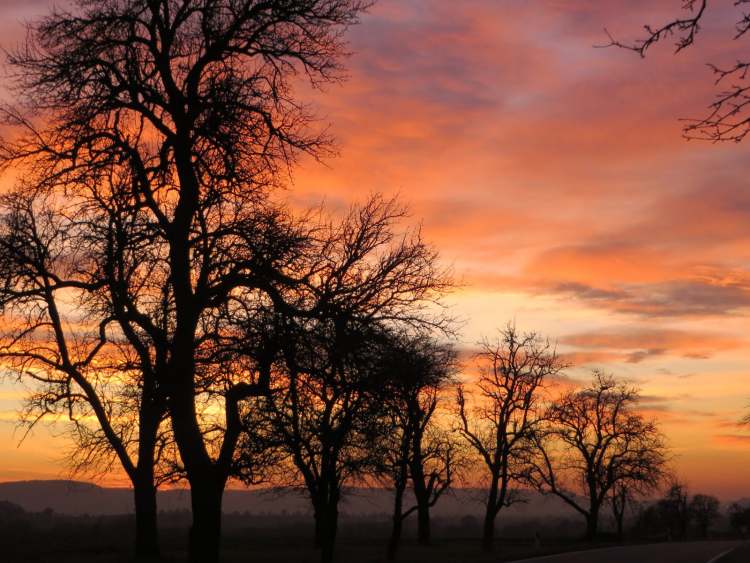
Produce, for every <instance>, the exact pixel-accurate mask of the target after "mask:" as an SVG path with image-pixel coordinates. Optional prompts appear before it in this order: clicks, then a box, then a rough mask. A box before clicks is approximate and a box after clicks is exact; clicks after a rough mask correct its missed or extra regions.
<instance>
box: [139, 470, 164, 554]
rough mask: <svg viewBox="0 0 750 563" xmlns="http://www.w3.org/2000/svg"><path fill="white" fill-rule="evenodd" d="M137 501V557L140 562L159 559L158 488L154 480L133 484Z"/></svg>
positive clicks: (144, 480)
mask: <svg viewBox="0 0 750 563" xmlns="http://www.w3.org/2000/svg"><path fill="white" fill-rule="evenodd" d="M133 496H134V500H135V557H136V559H138V560H149V559H158V558H159V532H158V528H157V516H156V487H155V486H154V483H153V479H143V480H140V479H137V480H135V481H134V482H133Z"/></svg>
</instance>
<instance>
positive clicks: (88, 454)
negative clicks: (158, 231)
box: [0, 188, 168, 558]
mask: <svg viewBox="0 0 750 563" xmlns="http://www.w3.org/2000/svg"><path fill="white" fill-rule="evenodd" d="M0 208H2V213H3V215H2V218H1V219H0V308H1V311H2V315H3V320H4V331H3V334H2V338H1V339H0V358H1V359H2V361H3V363H4V365H5V367H6V369H7V368H10V369H11V371H12V372H13V373H15V374H16V375H17V376H18V377H19V378H22V379H29V380H31V381H33V382H34V383H35V387H34V391H33V392H32V393H31V394H30V395H29V396H28V397H27V401H26V409H25V414H24V421H25V422H26V423H27V424H28V426H29V427H30V428H31V427H33V425H34V424H36V422H37V421H39V420H41V419H43V418H44V417H47V416H50V415H60V414H61V415H63V416H66V417H67V418H68V420H69V421H70V422H71V423H72V436H73V438H74V440H75V443H76V444H77V448H76V449H75V450H74V452H73V458H72V460H71V461H72V462H73V464H74V469H79V470H82V469H92V468H93V469H105V470H106V469H107V468H108V467H109V466H110V465H111V463H113V462H114V461H115V460H117V461H119V463H120V465H121V466H122V468H123V469H124V471H125V474H126V475H127V476H128V478H129V479H130V482H131V483H132V485H133V493H134V501H135V511H136V539H135V543H136V556H137V557H139V558H150V557H154V556H156V555H158V553H159V547H158V539H157V536H158V534H157V523H156V517H157V507H156V488H157V485H158V481H159V480H160V477H159V475H157V474H156V473H155V471H156V469H155V465H156V464H157V461H158V460H159V458H160V453H161V452H162V451H163V448H164V444H165V443H166V442H167V441H168V440H167V439H165V436H166V434H165V428H164V418H165V415H166V402H165V398H164V397H163V395H162V394H160V393H159V391H158V389H157V388H156V384H155V378H154V371H153V365H154V361H158V358H154V357H153V356H151V355H150V354H149V352H148V351H145V350H138V349H133V348H132V347H129V346H123V345H122V344H123V341H124V340H125V339H124V337H123V335H122V333H121V331H120V330H119V326H118V325H117V324H116V323H115V321H114V318H113V317H112V316H111V315H110V314H102V315H99V316H93V317H92V315H91V310H92V308H91V305H92V300H93V296H94V295H95V294H96V293H97V292H99V291H100V290H101V288H103V287H105V286H106V285H107V283H108V280H107V275H106V273H107V271H109V270H110V269H111V268H112V267H113V265H112V263H103V262H102V261H101V257H102V255H103V254H106V253H105V252H103V248H102V245H101V243H102V242H103V241H101V240H100V241H97V242H98V243H99V246H98V248H95V247H94V246H92V244H94V242H95V241H93V240H92V239H91V237H90V236H89V235H90V228H91V226H92V225H97V224H99V222H100V221H101V220H102V217H101V215H99V214H85V215H84V214H83V213H79V214H77V215H76V217H75V219H71V218H70V216H68V215H65V214H63V213H60V212H59V208H58V209H55V206H54V204H53V203H51V202H50V201H49V200H48V199H47V198H45V197H43V194H42V195H40V194H38V193H36V192H35V190H33V189H29V188H26V189H18V190H15V191H13V192H11V193H9V194H6V195H4V196H3V197H2V200H0ZM134 338H136V336H135V335H134ZM141 354H142V355H141ZM89 418H93V419H94V420H95V421H96V425H94V426H92V425H91V424H90V423H88V422H87V419H89Z"/></svg>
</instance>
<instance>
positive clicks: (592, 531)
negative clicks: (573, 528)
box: [586, 509, 599, 541]
mask: <svg viewBox="0 0 750 563" xmlns="http://www.w3.org/2000/svg"><path fill="white" fill-rule="evenodd" d="M598 528H599V511H598V509H592V510H591V511H590V512H589V513H588V514H587V515H586V540H588V541H594V540H595V539H596V534H597V531H598Z"/></svg>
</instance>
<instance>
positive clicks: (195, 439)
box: [0, 0, 369, 563]
mask: <svg viewBox="0 0 750 563" xmlns="http://www.w3.org/2000/svg"><path fill="white" fill-rule="evenodd" d="M368 5H369V2H368V1H367V0H303V1H300V2H288V1H286V0H271V1H258V0H240V1H235V0H196V1H191V2H182V1H178V0H148V1H142V0H103V1H101V2H90V1H86V0H80V1H78V2H74V5H73V11H72V12H68V11H64V10H55V11H53V12H52V13H51V15H49V16H48V17H46V18H43V19H42V20H40V21H39V22H37V23H36V24H34V25H32V26H31V27H30V29H29V33H28V41H27V43H26V44H25V45H24V46H22V47H21V48H20V49H17V50H16V51H14V52H13V53H12V54H11V55H10V57H9V61H8V62H9V65H10V68H11V69H12V70H15V75H14V79H15V93H16V95H17V99H18V100H19V104H18V105H19V106H20V109H18V108H11V107H8V108H6V109H5V110H4V114H5V117H6V121H7V122H8V123H9V124H12V125H15V126H16V127H17V128H18V131H19V133H18V135H17V136H16V137H15V138H12V139H8V140H6V141H5V142H3V143H2V147H1V148H0V158H2V161H3V163H4V164H5V165H6V166H10V165H13V166H16V167H21V168H22V169H23V172H22V173H21V176H24V175H27V174H30V175H33V176H34V178H35V183H36V185H37V186H38V187H39V188H45V189H47V190H49V191H54V190H55V189H58V187H59V184H60V183H61V182H62V183H64V185H65V191H64V193H62V192H60V191H58V194H57V197H70V196H79V197H82V198H84V199H86V200H87V201H88V202H89V203H90V204H91V205H95V206H99V207H100V208H104V209H106V210H113V209H114V210H117V213H116V215H120V216H123V214H124V216H126V217H128V218H129V220H127V221H121V222H119V224H118V225H117V228H118V229H119V230H117V229H115V231H113V232H116V233H117V234H118V237H121V238H124V239H126V240H128V239H133V238H136V239H137V238H138V236H139V235H137V234H135V233H140V234H143V235H144V236H146V237H147V238H146V239H144V240H145V243H144V244H143V248H144V249H146V251H147V254H146V258H147V259H146V260H143V259H142V257H140V256H138V257H135V258H134V259H135V262H129V263H127V264H126V265H125V266H126V268H125V271H126V272H127V273H128V276H126V277H123V278H122V279H121V280H120V285H119V286H118V291H117V292H116V295H117V296H118V298H119V299H120V302H121V303H124V304H125V305H124V309H121V310H118V312H117V315H116V317H115V320H116V322H117V323H118V325H120V328H121V331H122V334H123V335H124V337H125V338H126V339H127V340H128V342H129V344H130V345H132V346H133V347H136V348H137V346H138V342H137V341H138V340H139V338H134V337H133V334H134V333H133V330H136V331H137V334H141V335H143V334H145V335H147V336H148V339H149V341H150V343H151V345H152V346H154V347H155V349H157V350H158V352H157V355H159V356H160V357H162V358H163V362H157V363H155V364H154V380H155V383H156V387H157V388H158V389H159V390H160V392H163V393H164V394H165V395H166V397H167V399H168V403H167V404H168V409H169V415H170V419H171V428H172V430H173V432H174V439H175V442H176V445H177V447H178V450H179V454H180V458H181V462H182V464H184V469H185V474H186V476H187V480H188V482H189V483H190V487H191V502H192V509H193V525H192V527H191V532H190V550H189V551H190V560H191V561H193V562H200V563H210V562H212V561H216V560H217V558H218V551H219V536H220V523H221V499H222V493H223V490H224V486H225V484H226V481H227V478H228V476H229V474H230V472H231V467H232V462H233V461H232V460H233V458H234V452H235V448H236V444H237V440H238V437H239V434H240V424H239V418H238V416H237V413H238V409H239V407H238V405H239V403H240V402H241V401H243V400H244V399H246V398H248V397H252V396H253V395H255V394H258V393H261V392H263V389H261V387H263V386H264V385H265V384H266V383H267V379H268V378H267V377H265V376H264V377H260V378H258V379H259V384H255V383H252V384H250V383H248V382H247V381H242V379H243V378H242V374H233V377H232V378H219V379H220V381H219V382H217V383H218V385H217V386H214V387H213V388H214V389H216V388H217V387H219V385H223V391H222V392H221V393H219V394H214V392H213V391H211V392H209V391H205V390H206V389H208V388H209V387H211V385H210V384H211V377H210V374H224V373H225V372H224V371H223V370H221V369H218V370H209V369H205V368H201V366H200V365H199V363H200V357H201V355H202V352H201V348H202V347H204V346H208V345H209V344H210V345H211V346H215V344H216V342H220V341H221V339H220V338H218V337H217V335H216V334H214V333H213V332H212V331H213V329H215V328H216V327H217V326H218V327H220V328H222V329H223V326H222V325H221V324H217V323H215V322H213V319H214V317H215V313H216V311H217V310H220V309H221V308H222V307H223V306H224V305H226V303H227V302H228V301H230V300H231V299H234V298H235V296H236V294H237V293H243V292H244V293H246V294H250V297H249V298H252V299H260V297H259V295H258V294H259V293H261V292H262V291H263V289H262V288H267V289H270V288H269V286H268V283H267V282H266V281H261V279H260V278H261V277H263V276H261V275H260V274H261V272H262V273H263V274H264V275H266V274H268V273H269V272H271V271H275V270H278V269H280V268H281V266H282V264H281V263H283V262H284V260H286V259H287V258H289V257H290V256H289V255H288V254H283V253H282V257H280V256H279V255H271V254H267V253H266V254H264V252H263V250H266V251H268V252H277V251H280V249H279V247H278V246H275V247H273V246H272V245H269V246H267V247H266V248H265V249H259V248H258V247H257V246H256V243H257V242H258V238H260V239H263V235H259V232H258V231H259V227H260V226H265V225H266V223H265V222H264V221H263V220H262V219H259V216H261V215H263V216H267V215H264V214H261V213H258V212H257V211H258V209H259V201H260V200H259V196H260V195H261V194H262V192H263V191H264V190H265V189H267V188H269V187H272V186H274V185H277V184H278V183H279V182H278V174H279V172H280V171H281V170H284V169H285V167H287V166H289V165H290V164H291V163H292V162H293V161H294V158H295V155H297V154H299V153H300V152H307V153H310V154H313V155H314V156H321V155H322V154H324V153H325V152H326V150H327V146H328V142H329V139H328V138H327V136H326V135H324V134H320V133H318V132H316V131H314V130H312V128H311V127H310V126H311V124H312V121H311V116H310V113H309V112H308V110H307V108H306V107H305V106H304V105H303V104H301V103H299V102H298V101H297V100H296V99H295V97H294V96H293V89H292V86H291V85H292V82H293V77H294V76H295V75H297V74H298V73H300V72H302V73H304V74H305V75H306V76H307V77H308V78H309V79H310V81H311V82H312V83H313V84H314V85H319V84H321V83H325V82H328V81H331V80H335V79H337V78H338V77H339V76H340V72H339V71H340V63H339V61H340V55H341V54H342V53H343V39H342V30H344V29H345V28H346V27H347V26H348V25H350V24H353V23H355V22H356V21H357V17H358V15H359V14H360V13H361V11H362V10H364V9H365V8H366V7H367V6H368ZM29 116H34V117H39V118H40V121H42V122H43V123H44V125H42V126H41V127H37V126H35V125H34V123H33V120H32V119H31V118H30V117H29ZM107 175H115V176H117V177H120V178H123V179H126V180H127V181H123V182H116V183H114V184H112V185H111V187H112V188H116V189H113V191H111V192H103V191H100V190H99V188H98V186H99V185H100V182H99V180H100V179H101V177H102V176H107ZM261 199H262V198H261ZM248 211H249V213H248ZM251 247H252V248H251ZM131 258H133V257H132V256H131ZM144 279H148V280H150V283H153V285H161V291H160V292H157V293H156V294H155V295H150V297H151V298H150V299H145V298H143V297H144V295H143V292H142V291H141V288H140V287H139V285H138V284H139V283H140V282H141V281H142V280H144ZM264 279H267V276H266V277H265V278H264ZM259 286H260V287H259ZM110 293H111V295H115V293H112V292H110ZM101 321H102V319H99V320H98V321H97V322H101ZM207 328H208V329H210V330H206V329H207ZM263 369H264V366H256V367H255V368H254V369H253V373H257V372H261V371H263ZM199 372H200V373H199ZM256 383H258V382H256ZM210 401H214V402H216V401H218V402H220V403H221V404H222V409H223V410H224V412H225V413H226V416H225V417H224V420H223V421H222V422H221V424H218V425H217V424H216V423H215V421H213V420H210V413H211V412H215V411H212V410H211V409H210V408H205V406H206V402H210ZM206 416H209V419H208V420H207V419H206V418H205V417H206ZM207 427H211V428H213V431H212V432H207ZM219 436H220V437H219Z"/></svg>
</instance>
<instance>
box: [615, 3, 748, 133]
mask: <svg viewBox="0 0 750 563" xmlns="http://www.w3.org/2000/svg"><path fill="white" fill-rule="evenodd" d="M734 4H735V6H737V7H738V8H742V7H743V6H745V5H746V4H750V0H735V1H734ZM682 9H683V10H684V12H685V14H684V15H683V16H682V17H675V18H674V19H672V20H670V21H667V22H665V23H662V24H659V25H646V26H644V27H645V31H646V33H645V37H644V38H643V39H640V40H637V41H634V42H630V43H628V42H623V41H620V40H617V39H615V38H614V37H612V35H611V34H609V43H608V45H607V46H617V47H621V48H625V49H630V50H632V51H635V52H636V53H638V54H639V55H640V56H641V57H645V56H646V54H647V52H648V51H649V50H650V49H651V47H653V46H654V45H656V44H657V43H660V42H663V41H665V40H668V39H673V40H674V42H675V43H674V45H675V52H677V53H679V52H680V51H682V50H684V49H687V48H688V47H691V46H692V45H694V44H695V43H696V41H697V39H698V36H699V34H700V31H701V29H702V27H701V24H702V23H703V22H704V21H705V19H706V18H707V17H708V14H709V12H710V11H711V6H709V1H708V0H682ZM749 30H750V14H748V13H747V12H745V11H740V13H739V14H738V18H737V21H736V23H735V26H734V29H733V30H731V31H730V32H728V34H727V35H728V37H727V39H728V40H739V39H742V38H744V37H745V36H746V35H747V33H748V31H749ZM708 66H709V67H710V69H711V70H712V71H713V73H714V81H715V84H716V85H717V86H721V87H722V88H723V90H722V91H720V92H719V93H718V94H717V96H716V99H715V100H714V102H713V103H712V104H711V106H710V110H709V112H708V114H707V115H706V116H705V117H703V118H699V119H687V120H685V121H686V125H685V127H684V129H683V133H684V135H685V136H686V137H687V138H689V139H704V140H709V141H742V140H743V139H744V138H745V136H746V135H747V134H748V132H750V116H749V115H748V109H750V108H749V105H750V95H748V94H749V93H750V85H748V84H747V82H746V81H747V78H748V71H749V70H750V61H748V60H738V61H736V62H734V63H733V64H730V65H728V66H717V65H715V64H709V65H708Z"/></svg>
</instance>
